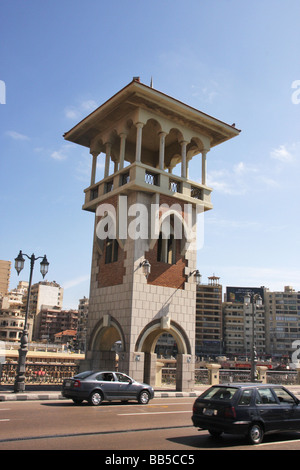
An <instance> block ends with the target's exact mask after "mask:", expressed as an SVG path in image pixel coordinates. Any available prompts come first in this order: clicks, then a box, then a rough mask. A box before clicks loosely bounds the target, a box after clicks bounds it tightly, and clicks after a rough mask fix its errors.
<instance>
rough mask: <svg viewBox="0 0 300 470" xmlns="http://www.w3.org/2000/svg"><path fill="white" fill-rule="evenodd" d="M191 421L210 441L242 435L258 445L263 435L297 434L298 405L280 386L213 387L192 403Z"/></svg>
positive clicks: (255, 384) (299, 428)
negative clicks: (205, 431)
mask: <svg viewBox="0 0 300 470" xmlns="http://www.w3.org/2000/svg"><path fill="white" fill-rule="evenodd" d="M192 421H193V424H194V426H196V427H197V428H200V429H207V430H208V431H209V433H210V434H211V435H212V436H214V437H217V436H220V435H221V434H222V433H229V434H242V435H245V436H248V438H249V440H250V442H251V443H252V444H259V443H261V442H262V440H263V437H264V434H266V433H270V432H276V431H277V432H280V431H292V430H293V431H300V401H299V400H298V398H296V397H295V396H294V395H293V394H292V393H291V392H290V391H289V390H287V389H286V388H285V387H282V386H281V385H265V384H258V383H254V384H252V383H244V384H233V383H232V384H223V385H214V386H212V387H210V388H209V389H208V390H206V391H205V392H204V393H202V395H200V396H199V397H198V398H197V399H196V400H195V402H194V406H193V415H192Z"/></svg>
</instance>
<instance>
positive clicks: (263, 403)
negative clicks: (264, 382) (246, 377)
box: [255, 387, 284, 431]
mask: <svg viewBox="0 0 300 470" xmlns="http://www.w3.org/2000/svg"><path fill="white" fill-rule="evenodd" d="M255 405H256V413H257V415H258V417H259V418H260V419H261V420H262V421H263V422H264V425H265V429H266V431H276V430H281V429H282V426H283V421H284V409H283V408H282V407H281V406H280V404H279V401H278V400H277V398H276V396H275V394H274V393H273V392H272V388H271V387H263V388H257V390H256V399H255Z"/></svg>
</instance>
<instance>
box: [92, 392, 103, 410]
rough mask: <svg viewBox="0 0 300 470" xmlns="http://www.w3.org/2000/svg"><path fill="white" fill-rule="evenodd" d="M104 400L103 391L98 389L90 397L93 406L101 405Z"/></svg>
mask: <svg viewBox="0 0 300 470" xmlns="http://www.w3.org/2000/svg"><path fill="white" fill-rule="evenodd" d="M102 401H103V396H102V393H101V392H99V391H98V390H96V391H95V392H92V393H91V395H90V398H89V404H90V405H92V406H99V405H101V403H102Z"/></svg>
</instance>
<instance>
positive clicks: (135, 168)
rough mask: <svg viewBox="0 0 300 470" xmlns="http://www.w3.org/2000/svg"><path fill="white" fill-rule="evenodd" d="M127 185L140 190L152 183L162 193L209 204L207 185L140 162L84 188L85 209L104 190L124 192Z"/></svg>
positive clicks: (101, 195)
mask: <svg viewBox="0 0 300 470" xmlns="http://www.w3.org/2000/svg"><path fill="white" fill-rule="evenodd" d="M127 185H128V187H130V185H134V188H135V189H136V188H137V187H140V188H141V189H142V190H147V187H148V186H155V187H156V188H157V190H158V191H159V192H161V193H163V194H168V193H169V194H170V195H172V194H173V195H174V194H176V195H178V197H182V198H183V199H185V200H186V199H187V198H188V197H190V198H192V199H193V200H195V202H196V201H199V202H203V203H204V205H206V206H207V208H211V207H212V206H211V203H210V193H211V189H210V188H208V187H207V186H203V185H201V184H197V183H193V184H191V182H190V181H189V180H187V179H186V178H182V177H180V176H177V175H173V174H172V173H168V172H166V171H162V170H158V169H156V168H153V167H151V166H149V165H145V164H143V163H133V164H131V165H129V166H127V167H125V168H123V169H122V170H119V171H117V172H116V173H114V174H113V175H110V176H109V177H107V178H104V179H103V180H101V181H99V182H98V183H96V184H93V185H92V186H90V187H89V188H87V189H86V190H85V193H86V198H85V205H84V209H87V210H92V211H93V210H95V207H96V201H101V199H102V198H103V197H104V196H105V194H107V193H110V192H113V193H115V192H121V191H123V190H124V189H125V188H124V187H126V186H127Z"/></svg>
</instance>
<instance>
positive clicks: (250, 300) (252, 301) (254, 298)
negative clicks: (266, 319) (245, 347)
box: [244, 292, 262, 382]
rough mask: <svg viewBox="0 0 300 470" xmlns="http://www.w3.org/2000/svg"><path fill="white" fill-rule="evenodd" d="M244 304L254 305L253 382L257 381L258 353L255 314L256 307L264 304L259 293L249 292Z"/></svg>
mask: <svg viewBox="0 0 300 470" xmlns="http://www.w3.org/2000/svg"><path fill="white" fill-rule="evenodd" d="M244 305H245V306H248V305H251V306H252V312H251V313H252V349H251V382H256V381H257V371H256V364H257V353H256V346H255V328H254V327H255V316H256V315H255V314H256V308H257V307H261V306H262V298H261V296H260V295H259V294H250V293H249V292H248V293H247V294H246V295H245V296H244Z"/></svg>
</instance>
